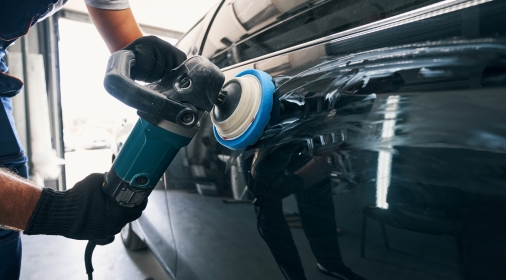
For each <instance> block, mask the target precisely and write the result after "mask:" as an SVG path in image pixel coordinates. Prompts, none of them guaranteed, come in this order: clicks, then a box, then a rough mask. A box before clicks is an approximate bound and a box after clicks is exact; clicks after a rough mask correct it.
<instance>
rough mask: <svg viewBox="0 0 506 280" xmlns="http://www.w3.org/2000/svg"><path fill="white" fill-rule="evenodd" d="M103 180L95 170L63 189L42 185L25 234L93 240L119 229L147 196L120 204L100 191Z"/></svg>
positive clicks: (136, 214)
mask: <svg viewBox="0 0 506 280" xmlns="http://www.w3.org/2000/svg"><path fill="white" fill-rule="evenodd" d="M103 182H104V174H98V173H94V174H91V175H89V176H88V177H86V178H84V179H83V180H82V181H80V182H78V183H77V184H76V185H75V186H74V187H73V188H72V189H70V190H67V191H64V192H59V191H54V190H53V189H50V188H45V189H43V190H42V195H41V197H40V200H39V202H38V203H37V206H36V207H35V210H34V211H33V213H32V216H31V217H30V220H29V221H28V226H27V227H26V230H25V234H28V235H34V234H48V235H62V236H65V237H68V238H72V239H80V240H95V239H104V238H106V237H110V236H113V235H115V234H117V233H119V232H120V231H121V229H122V228H123V226H125V225H126V224H127V223H129V222H131V221H133V220H136V219H137V218H139V217H140V216H141V212H142V211H143V210H144V208H146V204H147V200H145V201H144V202H143V203H142V204H141V205H138V206H136V207H133V208H129V207H123V206H120V205H119V204H118V203H117V202H116V201H114V200H113V199H112V198H110V197H108V196H107V195H105V194H104V193H103V192H102V184H103Z"/></svg>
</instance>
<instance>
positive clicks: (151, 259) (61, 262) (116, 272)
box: [21, 235, 171, 280]
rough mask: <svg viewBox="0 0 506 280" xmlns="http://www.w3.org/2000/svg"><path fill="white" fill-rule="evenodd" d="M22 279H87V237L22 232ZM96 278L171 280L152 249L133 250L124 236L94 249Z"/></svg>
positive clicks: (94, 274) (99, 279) (98, 279)
mask: <svg viewBox="0 0 506 280" xmlns="http://www.w3.org/2000/svg"><path fill="white" fill-rule="evenodd" d="M22 240H23V260H22V266H21V280H45V279H51V280H59V279H76V280H79V279H83V280H84V279H87V275H86V270H85V268H84V249H85V247H86V243H87V241H78V240H71V239H67V238H64V237H60V236H45V235H38V236H37V235H35V236H27V235H23V236H22ZM93 267H94V269H95V272H94V273H93V276H94V279H97V280H101V279H132V280H144V279H146V280H147V279H149V280H170V279H171V278H170V277H169V276H168V275H167V273H165V271H164V270H163V268H162V266H161V265H160V264H159V263H158V261H157V260H156V258H155V256H154V255H153V253H152V252H151V251H150V250H149V249H146V250H142V251H138V252H129V251H127V250H126V249H125V247H124V246H123V243H122V242H121V238H120V237H119V235H118V236H116V239H115V240H114V242H113V243H111V244H109V245H107V246H103V247H102V246H98V247H97V248H96V249H95V252H94V253H93Z"/></svg>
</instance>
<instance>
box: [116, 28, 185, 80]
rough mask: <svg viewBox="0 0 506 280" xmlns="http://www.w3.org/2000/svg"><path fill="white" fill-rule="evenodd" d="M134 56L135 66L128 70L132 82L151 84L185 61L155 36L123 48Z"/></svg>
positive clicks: (141, 39) (146, 37)
mask: <svg viewBox="0 0 506 280" xmlns="http://www.w3.org/2000/svg"><path fill="white" fill-rule="evenodd" d="M123 50H130V51H133V52H134V55H135V65H133V66H132V68H131V70H130V76H131V78H132V79H134V80H138V81H143V82H147V83H151V82H154V81H158V80H160V79H161V78H163V77H165V76H167V75H168V74H169V73H170V71H171V70H172V69H174V68H176V67H177V66H179V65H180V64H181V63H183V62H184V61H185V60H186V55H185V54H184V53H183V52H182V51H180V50H179V49H177V48H176V47H174V46H173V45H171V44H169V43H167V42H165V41H164V40H162V39H160V38H158V37H156V36H144V37H141V38H138V39H137V40H135V41H133V42H132V43H130V45H128V46H126V47H124V48H123Z"/></svg>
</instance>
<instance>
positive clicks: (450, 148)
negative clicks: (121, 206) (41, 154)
mask: <svg viewBox="0 0 506 280" xmlns="http://www.w3.org/2000/svg"><path fill="white" fill-rule="evenodd" d="M301 2H304V1H301ZM317 2H318V1H317ZM327 2H329V1H320V2H318V3H320V4H321V5H324V4H325V5H329V4H328V3H327ZM330 2H332V1H330ZM338 2H339V1H335V3H336V4H337V3H338ZM344 2H346V1H344ZM344 2H343V3H344ZM367 2H368V1H358V2H357V3H360V4H361V5H366V4H367ZM407 2H409V1H407ZM315 3H316V2H315ZM346 3H347V4H348V5H349V4H350V3H348V2H346ZM420 3H421V2H420ZM429 4H431V3H429ZM505 4H506V3H505V2H503V1H443V2H437V3H435V4H432V6H425V7H423V5H421V6H417V9H416V10H413V11H411V12H405V13H404V14H402V13H401V14H393V15H392V16H391V17H382V18H381V17H380V18H375V19H374V20H373V21H369V22H365V23H363V24H357V25H354V26H350V28H347V29H346V28H345V29H343V30H341V31H338V33H335V34H332V35H330V36H328V37H325V38H320V39H317V40H315V41H308V42H305V43H302V44H300V45H296V46H293V47H290V48H289V49H279V50H271V52H267V53H265V54H262V55H259V56H256V57H254V58H253V59H250V60H247V61H244V60H230V59H227V63H229V64H230V62H233V63H232V65H231V66H228V67H227V68H224V69H223V72H224V74H225V76H226V78H227V80H228V79H230V78H232V77H233V76H234V75H235V74H237V73H238V72H240V71H241V70H244V69H246V68H256V69H259V70H263V71H266V72H268V73H269V74H271V75H272V76H273V78H274V80H275V82H276V85H277V98H278V99H279V106H280V114H279V115H273V116H272V119H271V123H270V124H269V126H268V127H267V128H266V131H265V134H264V136H263V137H262V138H261V139H260V140H259V141H258V143H257V144H255V145H254V146H252V147H250V149H248V150H247V151H242V152H235V153H234V152H231V151H227V150H225V149H224V148H222V147H219V146H218V145H217V144H216V142H215V141H214V138H213V137H214V136H213V135H212V131H211V129H210V123H204V124H203V125H202V129H201V131H200V132H199V134H198V135H197V137H196V138H195V139H194V140H193V142H192V144H191V145H190V146H189V147H188V148H187V149H186V150H185V151H183V152H182V153H180V155H179V156H180V157H181V161H180V164H177V163H176V164H173V166H171V168H169V170H168V172H167V175H168V177H167V180H166V182H165V194H166V200H167V205H168V206H166V207H168V211H169V213H170V215H167V216H164V217H163V218H162V217H161V216H159V217H158V218H155V215H153V214H150V213H146V214H145V215H143V217H142V218H141V220H140V222H139V224H141V228H142V230H144V232H145V236H148V235H149V234H151V235H152V236H156V235H159V236H162V237H163V238H165V239H166V240H169V241H167V242H166V244H172V245H164V246H161V245H156V244H155V243H151V244H150V247H151V248H152V249H153V250H154V251H155V252H157V251H159V252H163V253H159V254H158V255H159V256H160V260H161V261H162V262H164V263H167V266H168V267H170V268H169V269H170V270H171V271H172V273H174V275H175V276H176V277H177V278H178V279H283V275H285V277H287V278H289V279H306V278H307V279H331V278H329V277H328V276H327V275H325V274H324V273H322V272H320V271H319V270H318V269H317V266H316V264H317V262H318V263H320V264H321V265H322V266H323V267H325V268H326V269H327V270H330V271H339V270H341V271H343V270H342V269H343V265H345V266H346V267H349V268H350V269H352V270H353V271H354V272H355V273H357V274H359V275H361V276H362V277H364V278H365V279H504V278H505V277H506V276H505V275H506V225H505V222H504V221H505V220H506V206H505V205H506V199H505V195H506V188H505V187H506V183H505V182H506V181H505V179H506V178H505V175H506V157H505V152H506V145H505V144H504V143H505V142H506V141H505V138H506V125H505V124H504V121H503V120H506V110H504V104H506V92H505V86H506V18H505V17H504V14H505V12H506V5H505ZM315 6H316V5H313V6H311V5H309V6H308V7H307V9H311V8H312V7H313V8H314V7H315ZM346 7H348V6H346ZM350 7H353V5H351V6H350ZM221 9H230V5H229V1H224V3H223V4H222V6H221ZM269 9H270V8H269ZM269 11H270V10H269ZM304 11H305V10H304V8H301V9H300V10H297V12H296V13H294V14H290V15H287V16H278V17H277V18H276V19H277V20H278V22H285V21H287V20H292V21H293V20H296V19H297V15H301V16H306V15H304ZM219 16H220V14H219V13H218V15H217V16H216V18H217V19H216V21H217V22H219V21H220V19H218V18H219ZM213 17H215V15H214V13H213V14H210V15H207V16H206V18H208V23H207V25H209V23H211V19H212V18H213ZM292 17H293V18H292ZM257 22H260V23H258V24H260V25H259V26H260V27H258V29H257V30H256V31H255V29H254V28H252V29H250V30H253V31H251V32H250V31H248V32H250V33H251V34H250V33H248V34H250V35H248V36H250V37H251V38H257V35H258V34H261V33H262V32H264V31H265V30H268V29H269V28H271V29H273V28H275V27H276V23H271V24H270V25H269V24H266V25H264V26H262V22H263V21H262V20H257ZM249 23H250V24H251V23H252V22H251V21H250V22H249ZM212 28H213V27H212V24H211V29H212ZM248 28H251V27H248ZM231 30H232V29H231ZM203 33H205V34H207V35H202V34H203ZM200 34H201V35H200V38H201V39H200V40H204V39H202V38H206V36H211V35H213V34H215V35H216V34H217V33H216V32H214V33H213V32H210V31H208V30H207V31H204V30H201V31H200ZM221 34H222V35H223V37H226V38H232V39H233V36H228V37H227V29H223V30H222V33H221ZM213 36H214V35H213ZM248 36H243V37H239V38H238V39H237V40H232V39H230V40H229V41H230V43H228V42H227V41H224V42H227V44H228V45H227V47H226V48H225V49H224V50H222V51H218V52H213V54H210V58H220V57H221V56H222V54H223V53H227V52H228V53H229V54H230V55H232V54H233V55H235V58H237V57H241V55H240V53H237V52H236V51H238V50H239V51H240V48H235V50H234V46H239V45H241V44H248V38H250V37H248ZM219 39H220V38H214V39H213V38H209V39H207V40H204V42H202V41H199V40H197V41H196V42H195V46H203V47H200V48H199V50H200V52H202V50H203V49H204V50H205V48H206V42H208V41H209V40H211V41H212V40H214V42H218V41H219ZM255 42H256V43H257V44H261V43H262V42H261V41H255ZM250 45H251V43H250ZM234 52H235V53H234ZM230 57H232V58H234V56H229V58H230ZM220 59H222V58H220ZM220 61H223V60H220ZM234 63H235V64H234ZM185 170H186V171H185ZM184 172H187V173H186V174H188V175H183V174H184ZM199 174H200V176H198V175H199ZM175 175H177V176H175ZM227 176H230V177H229V178H227ZM182 177H184V178H188V177H190V178H193V179H191V180H187V181H185V183H180V182H183V180H179V179H178V178H182ZM209 181H211V182H214V183H215V185H216V188H217V191H218V196H215V197H211V196H203V195H200V194H198V193H197V192H196V191H195V187H194V185H193V184H191V183H189V182H198V183H202V184H205V183H206V182H209ZM241 184H242V185H241ZM245 184H247V186H248V189H249V190H250V191H249V192H245V195H241V192H242V190H243V189H244V185H245ZM152 196H153V195H152ZM255 198H256V201H255V204H254V205H252V204H251V200H253V199H255ZM224 200H226V201H227V202H228V203H224ZM244 202H247V203H244ZM149 207H150V206H149V205H148V208H149ZM157 207H162V206H157ZM160 209H162V208H160ZM152 210H154V211H157V210H156V209H155V208H153V209H152ZM163 211H165V210H163ZM158 213H159V215H160V213H165V212H162V211H161V210H158ZM169 216H170V233H169V232H168V229H165V230H160V229H156V227H157V225H158V224H159V221H162V220H163V219H167V217H169ZM143 219H150V220H151V221H152V222H151V223H152V224H153V225H155V226H154V228H155V229H152V230H145V229H146V228H147V227H145V226H142V221H143ZM160 224H163V223H160ZM148 231H149V233H148ZM259 233H260V234H259ZM141 235H142V234H141ZM169 236H170V237H169ZM172 237H173V238H172ZM158 238H160V237H158ZM149 239H150V237H148V238H147V240H149ZM172 242H173V243H172ZM148 243H149V242H148ZM170 250H172V251H170ZM169 251H170V252H172V253H170V254H168V253H167V252H169ZM164 254H165V255H164ZM169 255H171V256H172V257H169ZM176 255H177V257H176ZM278 264H279V266H278ZM327 272H328V271H327Z"/></svg>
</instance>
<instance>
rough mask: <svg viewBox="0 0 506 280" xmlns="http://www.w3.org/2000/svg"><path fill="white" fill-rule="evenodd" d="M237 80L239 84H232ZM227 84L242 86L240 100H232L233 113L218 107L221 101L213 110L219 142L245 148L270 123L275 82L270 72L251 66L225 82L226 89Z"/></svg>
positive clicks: (260, 134) (229, 146) (258, 136)
mask: <svg viewBox="0 0 506 280" xmlns="http://www.w3.org/2000/svg"><path fill="white" fill-rule="evenodd" d="M234 83H235V84H236V85H235V86H232V84H234ZM227 85H230V86H228V87H227ZM227 88H231V89H240V91H241V92H240V94H236V95H235V96H238V97H235V98H236V99H237V101H233V102H234V103H233V109H232V110H230V109H228V110H229V111H231V112H230V113H228V114H223V113H222V112H219V111H220V110H219V108H216V107H218V105H216V106H215V108H214V109H213V112H211V120H212V122H213V124H214V125H213V130H214V136H215V137H216V139H217V140H218V142H219V143H220V144H222V145H223V146H225V147H227V148H229V149H232V150H244V149H246V147H248V146H249V145H252V144H254V143H255V142H257V141H258V139H260V137H261V136H262V134H263V132H264V129H265V127H266V126H267V124H268V123H269V120H270V117H271V111H272V107H273V95H274V91H275V87H274V83H273V82H272V77H271V76H270V75H269V74H267V73H265V72H263V71H259V70H255V69H248V70H244V71H242V72H240V73H239V74H237V75H236V77H235V78H234V79H232V80H231V81H229V82H228V83H227V84H226V85H225V86H224V93H226V91H225V89H227ZM226 98H228V97H226ZM231 99H232V98H231ZM230 102H232V101H230ZM221 111H224V110H221ZM220 113H221V115H220ZM223 115H225V117H223Z"/></svg>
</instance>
